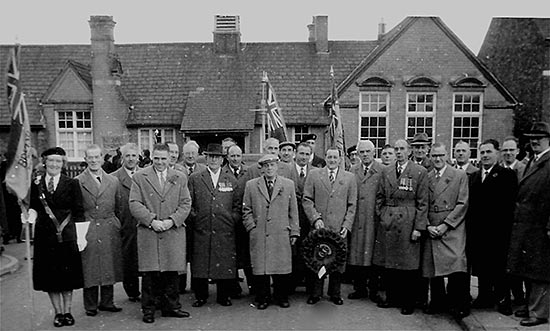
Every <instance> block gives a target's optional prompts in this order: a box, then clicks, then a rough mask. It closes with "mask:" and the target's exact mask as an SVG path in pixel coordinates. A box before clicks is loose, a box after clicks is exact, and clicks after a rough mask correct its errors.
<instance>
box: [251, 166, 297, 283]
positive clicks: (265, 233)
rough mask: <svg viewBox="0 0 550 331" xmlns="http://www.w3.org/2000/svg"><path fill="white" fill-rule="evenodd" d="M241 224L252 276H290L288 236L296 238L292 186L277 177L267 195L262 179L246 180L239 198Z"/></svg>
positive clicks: (294, 199) (290, 263)
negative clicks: (247, 247)
mask: <svg viewBox="0 0 550 331" xmlns="http://www.w3.org/2000/svg"><path fill="white" fill-rule="evenodd" d="M243 222H244V227H245V228H246V230H247V231H248V232H249V235H250V259H251V263H252V272H253V273H254V275H272V274H288V273H290V272H291V271H292V251H291V247H290V237H292V236H294V237H298V236H299V235H300V227H299V225H298V204H297V202H296V191H295V188H294V183H293V182H292V181H291V180H290V179H287V178H284V177H281V176H277V179H276V180H275V183H274V185H273V192H272V194H271V196H269V193H268V190H267V185H266V183H265V179H264V177H263V176H260V177H258V178H255V179H252V180H250V181H248V182H247V183H246V187H245V191H244V199H243Z"/></svg>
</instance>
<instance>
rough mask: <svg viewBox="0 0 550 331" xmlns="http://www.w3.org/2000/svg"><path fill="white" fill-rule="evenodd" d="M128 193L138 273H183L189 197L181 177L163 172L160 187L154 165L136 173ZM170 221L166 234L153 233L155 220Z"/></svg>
mask: <svg viewBox="0 0 550 331" xmlns="http://www.w3.org/2000/svg"><path fill="white" fill-rule="evenodd" d="M133 180H134V182H133V183H132V188H131V190H130V212H131V213H132V215H133V216H134V217H135V218H136V220H137V222H138V229H137V231H138V262H139V271H142V272H144V271H161V272H162V271H183V270H185V267H186V247H185V246H186V238H185V220H186V219H187V216H188V215H189V211H190V210H191V197H190V195H189V189H188V188H187V177H186V176H185V174H183V173H181V172H179V171H176V170H173V169H168V170H167V176H166V183H165V185H164V188H162V187H161V186H160V182H159V179H158V176H157V174H156V172H155V169H154V166H152V167H147V168H145V169H142V170H140V171H138V172H137V173H136V174H135V175H134V177H133ZM167 218H170V219H172V221H174V226H172V227H171V228H170V229H168V230H167V231H163V232H155V231H154V230H153V228H152V227H151V222H152V221H153V220H155V219H157V220H165V219H167Z"/></svg>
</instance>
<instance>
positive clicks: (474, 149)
mask: <svg viewBox="0 0 550 331" xmlns="http://www.w3.org/2000/svg"><path fill="white" fill-rule="evenodd" d="M457 95H463V96H464V95H469V96H473V95H478V96H479V111H478V112H472V111H467V112H464V111H456V110H455V108H456V107H455V106H456V103H455V101H456V96H457ZM452 109H453V111H452V120H451V142H452V144H453V147H454V145H455V140H457V141H458V140H464V137H460V138H456V137H455V118H457V117H469V118H474V117H475V118H478V123H479V127H478V136H477V144H476V146H471V144H470V141H467V142H468V144H470V153H471V156H470V158H471V159H472V160H476V159H477V158H478V155H477V148H478V146H479V144H480V143H481V139H482V138H481V133H482V132H483V131H482V130H483V121H482V119H483V92H474V91H466V92H454V93H453V108H452ZM467 139H472V138H471V136H470V137H469V138H467Z"/></svg>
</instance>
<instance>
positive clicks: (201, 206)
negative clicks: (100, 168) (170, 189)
mask: <svg viewBox="0 0 550 331" xmlns="http://www.w3.org/2000/svg"><path fill="white" fill-rule="evenodd" d="M236 185H237V179H236V178H235V175H234V174H233V173H231V172H224V171H222V169H220V176H219V178H218V185H217V186H216V187H214V186H213V184H212V178H211V176H210V172H209V171H208V170H205V171H202V172H200V173H196V172H193V174H192V175H191V176H189V183H188V187H189V193H190V194H191V213H190V215H189V220H190V223H189V226H188V228H190V229H191V230H192V231H193V235H192V238H193V243H192V247H193V248H192V250H191V251H192V259H191V264H192V265H193V268H192V269H191V270H192V272H193V277H197V278H211V279H234V278H235V277H236V275H237V256H236V255H237V253H236V246H235V245H236V243H235V235H236V233H235V230H236V226H235V225H236V219H234V218H233V214H232V202H233V192H234V188H235V186H236Z"/></svg>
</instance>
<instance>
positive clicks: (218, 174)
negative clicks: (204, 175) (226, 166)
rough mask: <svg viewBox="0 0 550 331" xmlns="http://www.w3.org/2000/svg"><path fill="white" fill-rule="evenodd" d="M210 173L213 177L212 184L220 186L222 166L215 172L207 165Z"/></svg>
mask: <svg viewBox="0 0 550 331" xmlns="http://www.w3.org/2000/svg"><path fill="white" fill-rule="evenodd" d="M206 168H207V169H208V172H209V173H210V178H211V179H212V185H214V187H216V186H218V180H219V179H220V173H221V171H220V170H221V168H218V171H216V172H213V171H212V170H211V169H210V168H209V167H206Z"/></svg>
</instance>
